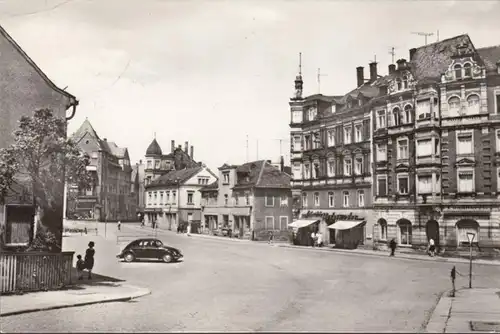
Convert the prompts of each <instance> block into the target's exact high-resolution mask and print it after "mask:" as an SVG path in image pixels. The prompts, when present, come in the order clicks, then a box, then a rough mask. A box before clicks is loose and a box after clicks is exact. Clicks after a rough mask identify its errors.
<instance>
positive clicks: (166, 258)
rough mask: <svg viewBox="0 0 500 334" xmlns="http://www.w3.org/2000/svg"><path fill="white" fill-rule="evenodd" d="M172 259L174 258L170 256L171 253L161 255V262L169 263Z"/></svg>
mask: <svg viewBox="0 0 500 334" xmlns="http://www.w3.org/2000/svg"><path fill="white" fill-rule="evenodd" d="M173 260H174V258H173V257H172V255H170V254H165V255H163V262H166V263H170V262H172V261H173Z"/></svg>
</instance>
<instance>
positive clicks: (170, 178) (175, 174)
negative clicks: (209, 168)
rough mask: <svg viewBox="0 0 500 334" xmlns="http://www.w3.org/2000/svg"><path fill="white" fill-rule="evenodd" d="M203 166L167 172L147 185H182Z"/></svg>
mask: <svg viewBox="0 0 500 334" xmlns="http://www.w3.org/2000/svg"><path fill="white" fill-rule="evenodd" d="M202 169H203V167H201V166H199V167H193V168H185V169H180V170H173V171H170V172H168V173H167V174H163V175H162V176H160V177H159V178H157V179H156V180H154V181H153V182H151V184H149V185H148V186H147V187H155V186H162V185H178V184H179V185H180V184H183V183H184V182H186V181H187V180H189V179H190V178H192V177H193V176H194V175H196V174H197V173H199V172H200V171H201V170H202Z"/></svg>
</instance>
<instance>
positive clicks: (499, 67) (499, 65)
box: [497, 60, 500, 74]
mask: <svg viewBox="0 0 500 334" xmlns="http://www.w3.org/2000/svg"><path fill="white" fill-rule="evenodd" d="M497 73H498V74H500V60H499V61H497Z"/></svg>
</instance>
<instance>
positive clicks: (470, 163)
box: [455, 158, 476, 167]
mask: <svg viewBox="0 0 500 334" xmlns="http://www.w3.org/2000/svg"><path fill="white" fill-rule="evenodd" d="M475 165H476V162H475V161H474V160H473V159H471V158H463V159H460V160H457V162H456V163H455V166H457V167H474V166H475Z"/></svg>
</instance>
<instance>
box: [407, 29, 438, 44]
mask: <svg viewBox="0 0 500 334" xmlns="http://www.w3.org/2000/svg"><path fill="white" fill-rule="evenodd" d="M412 34H413V35H419V36H424V37H425V45H427V37H429V36H432V35H434V33H433V32H421V31H419V32H412Z"/></svg>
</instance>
